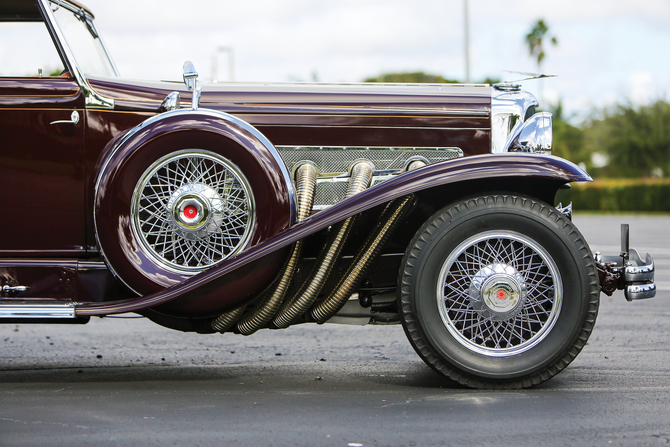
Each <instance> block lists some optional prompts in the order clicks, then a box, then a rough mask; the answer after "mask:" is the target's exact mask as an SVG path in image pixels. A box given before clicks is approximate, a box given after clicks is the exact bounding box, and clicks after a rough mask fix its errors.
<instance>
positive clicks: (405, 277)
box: [398, 194, 600, 389]
mask: <svg viewBox="0 0 670 447" xmlns="http://www.w3.org/2000/svg"><path fill="white" fill-rule="evenodd" d="M398 288H399V291H400V294H399V298H398V299H399V307H400V309H401V315H402V322H403V327H404V329H405V333H406V334H407V337H408V338H409V340H410V343H411V344H412V346H413V347H414V349H415V350H416V352H417V353H418V354H419V356H421V358H422V359H423V360H424V361H425V362H426V363H427V364H428V365H429V366H431V367H432V368H433V369H435V370H436V371H438V372H439V373H441V374H443V375H445V376H446V377H448V378H450V379H452V380H454V381H456V382H458V383H460V384H463V385H466V386H469V387H472V388H496V389H505V388H526V387H530V386H533V385H537V384H539V383H541V382H544V381H545V380H548V379H549V378H551V377H553V376H554V375H556V374H558V373H559V372H560V371H561V370H563V368H565V367H566V366H567V365H568V364H570V362H571V361H572V360H573V359H574V358H575V357H576V356H577V354H578V353H579V352H580V351H581V349H582V348H583V347H584V345H585V344H586V341H587V339H588V337H589V335H590V334H591V331H592V329H593V326H594V324H595V320H596V316H597V313H598V303H599V293H600V292H599V286H598V276H597V272H596V269H595V264H594V260H593V256H592V254H591V251H590V249H589V247H588V245H587V243H586V242H585V240H584V237H583V236H582V235H581V234H580V232H579V231H578V230H577V228H576V227H575V226H574V225H573V224H572V222H570V220H568V219H567V218H566V217H565V216H563V215H562V214H561V213H559V212H557V211H556V209H554V208H553V207H551V206H549V205H548V204H547V203H544V202H541V201H539V200H536V199H533V198H529V197H524V196H519V195H511V194H510V195H506V194H499V195H486V196H478V197H473V198H470V199H467V200H464V201H462V202H460V203H457V204H455V205H450V206H448V207H446V208H444V209H442V210H441V211H439V212H438V213H436V214H435V215H433V216H432V217H431V218H430V219H428V221H426V223H425V224H424V225H423V227H422V228H420V229H419V231H417V233H416V235H415V236H414V239H413V240H412V243H411V244H410V245H409V247H408V249H407V252H406V253H405V257H404V259H403V264H402V267H401V270H400V275H399V279H398Z"/></svg>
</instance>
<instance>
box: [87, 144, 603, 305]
mask: <svg viewBox="0 0 670 447" xmlns="http://www.w3.org/2000/svg"><path fill="white" fill-rule="evenodd" d="M518 177H527V178H530V179H548V180H553V181H555V182H556V183H557V184H563V183H569V182H575V181H577V182H580V181H591V177H590V176H589V175H588V174H587V173H586V172H585V171H584V170H582V169H581V168H579V167H578V166H576V165H574V164H573V163H570V162H569V161H567V160H564V159H561V158H558V157H555V156H551V155H537V154H532V155H531V154H520V153H513V154H512V153H508V154H491V155H481V156H474V157H467V158H461V159H458V160H451V161H446V162H442V163H437V164H434V165H429V166H426V167H424V168H421V169H418V170H416V171H412V172H408V173H406V174H403V175H400V176H398V177H396V178H395V179H392V180H389V181H387V182H385V183H382V184H380V185H378V186H375V187H374V188H370V189H368V190H366V191H364V192H362V193H360V194H358V195H356V196H354V197H352V198H350V199H348V200H346V201H343V202H341V203H339V204H337V205H335V206H333V207H331V208H329V209H327V210H325V211H322V212H319V213H317V214H315V215H313V216H311V217H310V218H308V219H306V220H305V221H303V222H300V223H298V224H295V225H293V226H292V227H290V228H285V229H283V230H281V231H279V232H278V233H277V234H276V235H274V236H273V237H271V238H269V239H267V240H265V241H263V242H261V243H259V244H257V245H255V246H253V247H251V248H249V249H247V250H246V251H244V252H242V253H240V254H239V255H238V256H236V257H234V258H232V259H229V260H227V261H225V262H223V263H222V264H220V265H218V266H215V267H213V268H211V269H210V270H207V271H205V272H203V273H200V274H198V275H196V276H193V277H191V278H188V279H186V280H185V281H183V282H181V283H179V284H176V285H174V286H171V287H168V288H166V289H164V290H161V291H158V292H155V293H151V294H148V295H146V296H142V297H139V298H136V299H132V300H129V301H125V302H117V303H110V304H98V303H92V304H82V305H79V306H77V308H76V315H77V316H87V315H104V314H112V313H123V312H135V311H138V310H141V309H144V308H148V307H154V306H158V305H162V304H165V303H169V302H171V301H173V300H177V299H179V300H180V301H181V300H183V301H184V302H187V303H191V305H193V306H202V305H203V303H208V302H216V303H218V305H217V307H221V308H222V309H224V310H229V309H233V308H235V307H237V306H239V305H240V304H242V303H243V302H244V301H245V299H248V298H246V297H243V296H242V297H241V296H235V295H230V294H227V293H222V292H223V291H226V290H231V289H234V288H236V287H239V286H242V285H243V284H244V283H245V282H246V281H249V279H250V277H249V275H251V274H253V272H254V271H255V270H256V269H258V268H262V267H264V265H265V264H266V263H267V262H268V259H270V258H271V257H272V255H273V254H274V253H276V252H278V251H279V250H282V249H284V248H286V247H288V246H289V245H290V244H292V243H294V242H296V241H298V240H300V239H303V238H305V237H307V236H309V235H311V234H313V233H315V232H317V231H320V230H322V229H324V228H327V227H328V226H331V225H334V224H336V223H337V222H340V221H342V220H343V219H345V218H347V217H350V216H353V215H355V214H358V213H361V212H363V211H366V210H368V209H371V208H373V207H375V206H379V205H383V204H384V203H387V202H389V201H391V200H393V199H395V198H398V197H402V196H405V195H407V194H412V193H418V192H420V191H427V190H430V189H431V188H436V187H439V186H442V185H447V184H453V183H457V182H462V181H467V180H484V179H491V178H499V179H501V180H504V179H506V178H518Z"/></svg>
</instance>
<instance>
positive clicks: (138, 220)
mask: <svg viewBox="0 0 670 447" xmlns="http://www.w3.org/2000/svg"><path fill="white" fill-rule="evenodd" d="M131 216H132V228H133V233H134V234H135V237H136V239H137V240H138V241H139V243H140V249H141V250H142V252H144V253H145V254H146V255H147V256H149V257H150V258H151V259H152V260H153V261H154V262H156V263H157V264H158V265H160V266H162V267H163V268H166V269H168V270H172V271H177V272H180V273H183V274H195V273H198V272H200V271H202V270H205V269H207V268H209V267H211V266H213V265H215V264H217V263H219V262H221V261H223V260H225V259H227V258H229V257H231V256H233V255H235V254H236V253H238V252H239V251H240V250H242V249H243V248H244V247H246V245H247V244H248V242H249V240H250V238H251V233H252V229H253V226H254V221H255V208H254V200H253V195H252V194H251V188H250V186H249V184H248V182H247V180H246V178H245V177H244V175H243V174H242V172H241V171H240V170H239V168H238V167H237V166H235V165H234V164H233V163H231V161H230V160H228V159H226V158H224V157H222V156H220V155H218V154H216V153H214V152H210V151H204V150H196V149H190V150H183V151H178V152H173V153H171V154H169V155H167V156H165V157H163V158H161V159H160V160H158V161H156V163H154V164H153V165H151V166H150V167H149V168H148V169H147V170H146V171H145V172H144V174H143V175H142V177H141V178H140V180H139V181H138V183H137V185H136V186H135V190H134V192H133V198H132V202H131Z"/></svg>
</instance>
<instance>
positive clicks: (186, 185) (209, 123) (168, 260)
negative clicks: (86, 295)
mask: <svg viewBox="0 0 670 447" xmlns="http://www.w3.org/2000/svg"><path fill="white" fill-rule="evenodd" d="M105 155H106V159H105V160H101V161H100V162H99V163H98V166H100V168H99V171H98V172H97V176H96V188H95V202H94V209H93V212H94V223H95V235H96V240H97V242H98V246H99V249H100V251H101V253H102V255H103V257H104V258H105V261H106V262H107V264H108V267H109V268H110V269H111V270H112V271H113V272H114V273H115V275H116V276H117V277H119V279H120V280H121V281H123V282H124V283H125V284H126V285H127V286H128V287H129V288H130V289H132V290H134V291H135V292H136V293H138V294H140V295H146V294H149V293H153V292H156V291H159V290H161V289H163V288H165V287H169V286H171V285H174V284H176V283H179V282H181V281H183V280H185V279H187V278H189V277H191V276H193V275H194V274H196V273H198V272H199V271H202V270H204V269H206V268H207V267H209V266H211V265H214V264H216V263H219V262H221V261H224V260H225V259H227V258H228V257H230V256H233V255H234V254H236V253H237V252H239V251H241V250H244V249H245V248H247V247H250V246H253V245H256V244H258V243H260V242H262V241H264V240H266V239H268V238H270V237H271V236H273V235H274V234H276V233H277V232H278V231H281V230H283V229H285V228H287V227H288V226H290V225H291V224H292V223H293V222H294V219H295V203H294V197H293V185H292V183H291V180H290V176H289V174H288V172H287V170H286V168H285V166H284V164H283V163H282V161H281V159H280V158H279V155H278V154H277V152H276V150H275V149H274V147H273V146H272V144H271V143H270V142H269V141H268V140H267V139H266V138H265V137H264V136H263V135H262V134H261V133H260V132H258V130H256V129H255V128H253V127H252V126H250V125H249V124H248V123H246V122H244V121H242V120H240V119H238V118H236V117H233V116H231V115H227V114H225V113H220V112H216V111H210V110H198V111H192V110H176V111H173V112H167V113H164V114H161V115H157V116H155V117H152V118H150V119H149V120H147V121H145V122H143V123H141V124H140V125H138V126H137V127H135V128H134V129H131V130H130V131H129V132H127V133H126V134H125V135H124V136H123V137H121V138H119V139H118V140H115V141H114V147H112V148H111V149H110V150H108V151H105ZM180 164H181V165H180ZM175 171H179V172H180V173H181V176H180V177H179V178H176V177H177V176H176V175H175V177H173V178H170V179H168V180H169V181H167V182H164V181H163V180H165V178H166V175H165V174H166V173H173V174H174V173H175ZM186 171H188V172H189V173H190V172H192V171H197V172H198V173H199V175H195V176H189V177H188V178H187V176H186V175H185V173H186ZM152 175H153V178H154V180H153V182H152ZM155 179H158V180H155ZM156 181H158V182H159V183H161V184H160V187H159V188H158V193H157V194H153V193H154V192H155V191H156V189H155V188H154V187H155V185H154V183H155V182H156ZM165 183H167V184H165ZM147 185H148V186H147ZM143 187H145V188H148V189H146V191H149V193H150V194H146V192H143V191H145V190H143V189H142V188H143ZM152 188H153V189H152ZM217 191H218V192H217ZM147 200H149V201H151V200H155V204H150V205H151V208H150V211H149V214H146V213H147V211H146V209H147V207H146V206H145V205H146V204H147V203H148V202H147ZM235 201H237V202H235ZM168 202H169V205H168ZM234 202H235V203H237V208H236V210H237V211H239V212H240V213H238V214H233V212H232V211H231V210H232V205H235V203H234ZM138 204H139V205H138ZM176 204H181V208H184V207H185V208H186V209H187V210H188V211H189V212H191V213H193V212H194V210H196V211H197V210H201V208H202V210H201V211H203V214H202V216H201V221H200V220H198V219H196V222H195V224H193V225H189V224H191V223H192V222H190V221H188V222H186V223H185V222H182V221H181V220H184V219H181V220H180V216H181V215H179V214H178V213H179V212H180V211H179V210H181V208H180V209H179V210H178V209H177V205H176ZM212 204H214V205H212ZM229 204H232V205H230V206H229ZM190 205H194V206H190ZM133 206H135V212H134V213H133V212H132V211H131V209H132V208H133ZM138 206H139V209H142V210H143V212H144V213H145V215H146V216H149V217H148V219H153V218H154V217H155V215H157V214H161V217H160V219H159V220H160V221H161V222H162V223H161V224H160V225H158V224H156V222H155V221H154V222H150V223H149V226H150V227H156V228H158V230H160V232H162V233H163V234H165V233H168V232H169V233H170V235H169V237H170V238H173V239H175V240H177V239H179V240H182V242H183V244H182V245H183V246H187V247H191V246H193V241H194V240H196V239H197V240H200V239H202V237H203V234H205V235H206V236H209V234H210V231H218V230H219V229H228V228H229V227H230V228H233V227H245V226H246V227H248V228H246V227H245V228H242V229H241V230H239V231H244V232H245V234H244V235H243V234H242V233H240V235H239V238H238V239H239V241H237V240H236V242H235V243H237V242H239V243H237V245H235V243H233V244H232V248H229V249H226V250H221V253H218V255H219V258H220V259H218V260H217V257H216V256H210V257H207V256H205V255H204V254H203V253H202V251H198V253H197V257H201V258H202V257H205V258H207V260H208V261H209V262H202V263H200V262H195V261H190V262H191V264H189V261H188V260H187V259H186V258H187V257H188V256H191V257H193V256H196V255H193V254H189V255H188V256H183V257H182V258H181V259H173V257H172V255H169V256H167V255H165V256H163V253H164V252H166V251H167V248H168V247H167V245H166V244H167V243H166V241H165V239H160V241H159V242H156V241H157V239H155V238H154V239H151V237H153V236H147V238H149V239H148V240H149V242H147V239H146V238H144V236H143V235H144V234H145V233H146V234H149V233H151V231H149V232H148V233H147V232H145V231H144V230H141V229H139V230H138V227H141V225H142V223H143V220H142V218H138V216H137V214H138V212H137V209H138ZM209 208H212V209H209ZM181 212H183V213H185V211H184V210H181ZM175 213H176V214H175ZM175 216H176V217H175ZM212 216H218V217H216V218H214V217H212ZM238 216H240V217H238ZM148 219H147V220H148ZM233 221H234V224H231V222H233ZM138 222H139V223H138ZM159 227H160V228H159ZM175 229H176V230H177V232H181V233H180V234H179V235H177V236H175V233H174V231H172V230H175ZM158 230H157V231H158ZM167 230H170V231H167ZM152 234H153V233H152ZM182 236H184V237H185V238H186V239H189V240H188V241H185V242H184V241H183V239H184V237H182ZM161 237H163V236H161ZM212 237H214V236H212ZM216 237H217V238H218V239H217V240H219V241H220V240H223V238H227V237H228V235H227V234H226V235H223V236H220V235H218V234H216ZM180 238H181V239H180ZM225 240H226V241H227V242H228V239H225ZM152 244H154V245H155V246H156V247H157V248H156V247H154V248H155V249H152ZM172 251H174V247H173V248H172ZM195 251H197V250H195ZM278 255H279V254H278ZM163 257H165V259H163ZM210 258H211V259H210ZM276 258H278V259H277V260H276V262H269V263H266V265H265V267H264V268H263V269H262V271H258V272H254V276H255V280H254V281H238V282H236V283H235V287H231V288H230V289H233V290H234V291H233V290H226V294H230V293H235V294H244V295H249V294H252V293H254V292H255V291H256V290H255V288H259V287H262V286H263V283H266V282H267V281H269V280H270V279H271V278H272V277H273V275H274V274H275V273H276V270H277V269H279V267H280V266H281V262H282V259H281V258H282V257H281V256H276ZM185 259H186V260H185ZM189 259H191V258H189ZM275 264H276V265H275ZM182 265H183V268H182ZM247 279H248V278H247ZM247 283H248V284H247ZM243 284H244V285H243ZM209 301H211V300H209ZM169 307H171V308H175V310H176V311H177V310H178V311H179V312H180V313H183V312H187V313H191V312H194V313H196V314H209V313H210V312H217V311H218V310H220V309H219V305H217V304H216V303H211V302H207V303H194V302H193V300H190V303H189V304H188V306H187V307H188V309H179V308H180V306H179V300H176V302H174V303H173V304H171V305H170V306H169Z"/></svg>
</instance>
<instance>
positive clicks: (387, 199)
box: [0, 0, 655, 388]
mask: <svg viewBox="0 0 670 447" xmlns="http://www.w3.org/2000/svg"><path fill="white" fill-rule="evenodd" d="M16 24H32V25H35V26H37V27H38V28H39V29H40V30H41V31H40V32H41V33H42V34H43V35H44V36H47V44H48V45H47V46H49V45H52V44H53V52H54V54H56V55H57V56H56V62H57V63H58V64H60V65H59V66H58V67H57V70H56V71H53V72H51V69H50V68H53V67H50V68H49V69H48V71H50V73H46V72H45V71H44V70H47V67H42V66H35V67H34V69H31V72H30V73H18V74H12V75H3V77H0V130H1V132H2V136H3V137H2V144H1V146H0V147H1V148H0V191H1V193H2V201H1V202H0V210H1V216H2V219H1V220H0V281H1V282H0V288H1V292H2V295H1V298H0V322H3V323H12V324H16V323H85V322H87V321H88V320H89V318H90V317H92V316H106V315H111V314H120V313H127V312H135V313H138V314H141V315H143V316H144V317H146V318H148V319H150V320H152V321H154V322H156V323H157V324H160V325H162V326H166V327H168V328H172V329H176V330H179V331H194V332H199V333H223V332H228V331H230V332H235V333H239V334H244V335H250V334H252V333H254V332H256V331H257V330H259V329H264V328H269V329H280V328H286V327H288V326H291V325H294V324H298V323H309V322H315V323H319V324H321V323H325V322H331V323H350V324H368V323H369V324H394V323H401V324H402V325H403V327H404V329H405V332H406V334H407V336H408V338H409V341H410V343H411V344H412V346H413V347H414V348H415V350H416V351H417V353H418V354H419V356H420V357H421V358H422V359H423V360H424V361H425V362H426V363H427V364H428V365H430V366H431V367H432V368H433V369H435V370H436V371H438V372H439V373H441V374H443V375H444V376H446V377H447V378H449V379H451V380H454V381H457V382H459V383H461V384H464V385H466V386H469V387H481V388H487V387H488V388H519V387H528V386H532V385H535V384H538V383H540V382H543V381H545V380H547V379H549V378H550V377H552V376H554V375H555V374H557V373H558V372H560V371H561V370H562V369H563V368H565V367H566V366H567V365H568V364H569V363H570V362H571V361H572V360H573V359H574V358H575V356H576V355H577V354H578V353H579V351H580V350H581V349H582V347H583V346H584V345H585V343H586V341H587V339H588V337H589V334H590V333H591V331H592V329H593V326H594V323H595V318H596V314H597V311H598V303H599V294H600V292H601V290H603V291H604V292H606V293H608V294H611V293H612V292H613V291H614V290H617V289H623V290H624V291H625V296H626V298H627V299H628V300H634V299H640V298H649V297H652V296H654V295H655V286H654V283H653V276H654V267H653V262H652V258H651V256H649V255H647V256H646V258H645V260H642V259H641V258H640V257H639V255H638V254H637V252H635V251H634V250H632V249H628V247H627V242H626V240H627V233H624V238H623V239H624V244H623V246H622V251H621V253H620V254H618V255H614V256H610V257H606V256H603V255H601V254H599V253H596V254H593V253H592V252H591V251H590V249H589V246H588V244H587V242H586V241H585V240H584V237H583V236H582V235H581V234H580V232H579V230H578V229H577V228H576V227H575V225H574V224H573V223H572V222H571V209H570V207H569V206H568V207H563V206H558V207H556V206H554V205H555V203H554V199H555V195H556V193H557V191H558V190H559V189H561V188H568V187H569V186H570V183H571V182H583V181H590V180H591V178H590V177H589V175H588V174H587V173H586V172H584V171H583V170H582V169H580V168H579V167H578V166H576V165H574V164H572V163H570V162H569V161H566V160H564V159H561V158H558V157H555V156H553V155H551V147H552V127H551V125H552V123H551V121H552V120H551V114H550V113H547V112H539V113H536V107H537V106H538V102H537V100H536V99H535V98H534V97H533V96H532V95H531V94H529V93H527V92H525V91H523V90H521V89H520V87H519V85H517V84H513V83H503V84H499V85H494V86H489V85H389V84H383V85H380V84H344V85H333V84H272V83H218V82H209V83H207V82H200V81H198V80H197V77H198V75H197V73H196V71H195V69H194V67H193V64H191V63H190V62H186V63H185V64H184V66H183V78H184V82H183V83H182V82H181V81H180V82H146V81H131V80H127V79H123V78H120V77H119V76H118V74H117V70H116V68H115V66H114V63H113V62H112V59H111V58H110V57H109V54H108V52H107V50H106V48H105V46H104V44H103V42H102V40H101V39H100V36H99V33H98V31H97V29H96V27H95V24H94V16H93V14H92V13H91V11H89V10H88V9H87V8H86V7H85V6H83V5H81V4H79V3H77V2H75V1H72V0H3V2H2V3H1V4H0V25H1V26H14V25H16ZM19 43H20V42H19ZM19 43H17V44H16V48H17V49H16V51H17V52H18V51H20V50H19V49H18V48H20V45H19ZM3 46H5V51H8V50H9V51H11V50H12V49H13V48H15V46H14V44H7V42H4V45H3ZM28 53H29V51H23V53H22V54H19V57H20V58H25V57H28V56H29V54H28ZM5 68H6V67H3V70H4V69H5ZM3 73H5V72H4V71H3ZM626 232H627V228H626Z"/></svg>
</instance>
